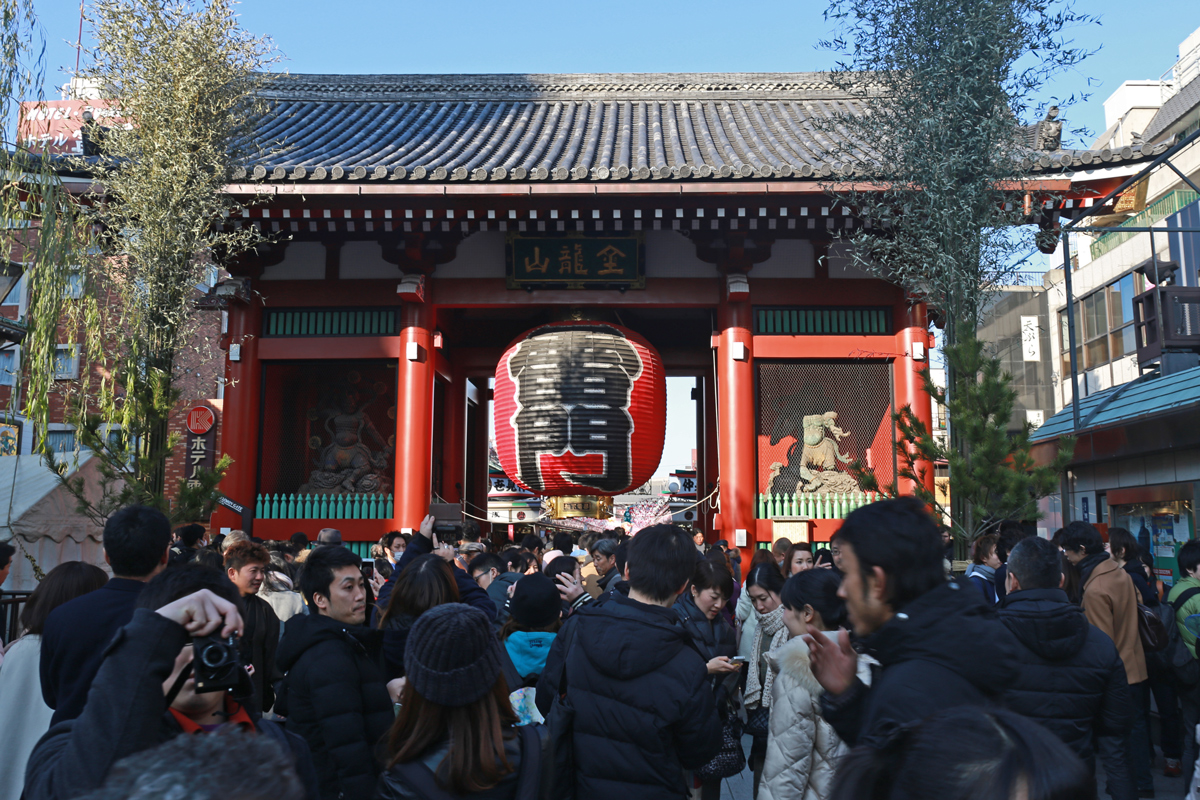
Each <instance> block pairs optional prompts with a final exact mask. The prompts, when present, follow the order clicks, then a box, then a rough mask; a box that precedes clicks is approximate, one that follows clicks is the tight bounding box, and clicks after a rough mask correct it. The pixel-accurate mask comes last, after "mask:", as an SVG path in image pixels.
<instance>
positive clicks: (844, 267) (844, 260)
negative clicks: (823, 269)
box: [828, 242, 875, 279]
mask: <svg viewBox="0 0 1200 800" xmlns="http://www.w3.org/2000/svg"><path fill="white" fill-rule="evenodd" d="M852 248H853V245H851V244H849V243H848V242H832V243H830V245H829V257H828V264H829V277H830V278H849V279H862V278H874V277H875V276H874V275H871V274H870V273H868V272H865V271H863V270H861V269H858V268H857V267H854V266H852V262H851V258H850V253H851V250H852Z"/></svg>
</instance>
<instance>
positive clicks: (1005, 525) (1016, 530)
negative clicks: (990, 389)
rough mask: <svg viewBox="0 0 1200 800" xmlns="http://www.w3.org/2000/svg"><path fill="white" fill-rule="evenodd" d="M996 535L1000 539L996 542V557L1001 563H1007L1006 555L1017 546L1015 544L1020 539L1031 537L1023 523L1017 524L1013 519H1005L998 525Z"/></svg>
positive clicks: (1030, 532)
mask: <svg viewBox="0 0 1200 800" xmlns="http://www.w3.org/2000/svg"><path fill="white" fill-rule="evenodd" d="M997 535H998V536H999V537H1000V538H999V540H998V541H997V542H996V555H997V556H999V557H1000V560H1001V561H1008V554H1009V553H1011V552H1012V549H1013V548H1014V547H1016V546H1017V542H1019V541H1021V540H1022V539H1028V538H1029V537H1030V536H1033V535H1034V534H1033V531H1031V530H1029V528H1027V527H1025V524H1024V523H1021V522H1017V521H1016V520H1014V519H1006V520H1004V521H1003V522H1001V523H1000V528H999V530H998V533H997Z"/></svg>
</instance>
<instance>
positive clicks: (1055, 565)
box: [1008, 536, 1062, 589]
mask: <svg viewBox="0 0 1200 800" xmlns="http://www.w3.org/2000/svg"><path fill="white" fill-rule="evenodd" d="M1008 571H1009V572H1011V573H1012V574H1013V577H1014V578H1016V579H1017V582H1018V583H1020V584H1021V588H1022V589H1057V588H1058V587H1059V584H1061V583H1062V559H1060V558H1059V549H1058V547H1057V546H1055V544H1054V543H1053V542H1051V541H1050V540H1048V539H1042V538H1039V537H1037V536H1031V537H1028V538H1025V539H1022V540H1021V541H1019V542H1017V543H1016V544H1015V545H1013V549H1012V552H1010V553H1009V554H1008Z"/></svg>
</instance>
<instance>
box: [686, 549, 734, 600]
mask: <svg viewBox="0 0 1200 800" xmlns="http://www.w3.org/2000/svg"><path fill="white" fill-rule="evenodd" d="M692 586H693V587H694V588H695V589H696V591H698V592H703V591H704V590H705V589H716V590H717V591H718V592H720V593H721V596H722V597H724V598H725V600H726V601H728V600H729V599H730V598H731V597H733V575H732V574H731V573H730V572H729V570H728V569H726V567H725V564H724V563H720V564H718V563H716V562H715V561H709V560H708V559H703V560H701V561H698V562H696V569H695V571H694V572H693V573H692Z"/></svg>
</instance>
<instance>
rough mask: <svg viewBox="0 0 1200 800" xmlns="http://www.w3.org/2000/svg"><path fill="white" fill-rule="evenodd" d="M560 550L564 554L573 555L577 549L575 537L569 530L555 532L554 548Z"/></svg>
mask: <svg viewBox="0 0 1200 800" xmlns="http://www.w3.org/2000/svg"><path fill="white" fill-rule="evenodd" d="M553 549H555V550H558V551H560V552H561V553H562V554H563V555H564V556H569V555H571V553H572V551H574V550H575V537H574V536H572V535H571V534H570V533H569V532H567V531H559V532H558V533H556V534H554V548H553Z"/></svg>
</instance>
